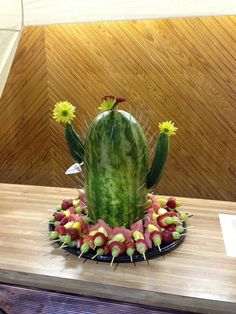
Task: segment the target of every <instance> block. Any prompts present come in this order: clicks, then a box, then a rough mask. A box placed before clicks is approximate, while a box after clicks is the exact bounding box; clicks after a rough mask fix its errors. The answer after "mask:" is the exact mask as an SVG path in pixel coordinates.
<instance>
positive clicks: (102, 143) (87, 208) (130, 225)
mask: <svg viewBox="0 0 236 314" xmlns="http://www.w3.org/2000/svg"><path fill="white" fill-rule="evenodd" d="M123 101H125V99H124V98H116V97H114V96H105V97H104V98H103V100H102V103H101V105H100V106H99V108H98V109H99V110H100V113H99V114H98V115H97V117H96V118H95V119H94V120H93V121H92V123H91V125H90V127H89V129H88V131H87V135H86V139H85V141H84V142H83V141H82V140H81V138H80V136H79V135H78V134H77V133H76V131H75V130H74V128H73V126H72V120H73V119H74V117H75V115H74V112H75V107H74V106H73V105H71V104H70V103H69V102H67V101H64V102H59V103H57V104H56V105H55V108H54V111H53V116H54V119H55V120H56V121H57V122H62V123H65V137H66V141H67V145H68V148H69V151H70V154H71V156H72V158H73V159H74V160H75V162H76V163H79V165H80V166H81V167H83V172H84V178H85V182H84V190H80V194H79V197H78V198H77V199H75V200H64V201H63V202H62V204H61V205H60V206H59V207H57V208H56V209H55V212H54V213H53V215H52V217H51V220H50V224H53V228H55V229H54V230H53V231H52V232H51V234H50V237H51V239H52V240H54V241H60V242H61V247H62V248H63V247H65V246H69V247H72V248H76V249H79V250H80V256H82V255H83V254H86V253H87V252H89V251H91V250H94V252H95V253H96V254H95V255H94V256H93V258H94V259H95V258H97V257H98V256H100V257H101V256H103V255H109V254H110V256H111V257H112V258H113V259H114V258H117V257H118V256H120V255H125V254H126V255H127V256H129V258H130V260H131V261H132V260H133V256H135V254H136V252H137V254H140V255H142V256H143V258H144V259H146V255H145V254H146V252H148V250H150V249H152V247H157V248H158V250H159V251H160V250H161V245H162V244H163V243H164V244H169V243H173V242H175V241H179V240H180V239H181V236H182V235H183V232H184V226H183V223H184V221H185V220H186V219H187V217H188V216H186V215H185V214H184V215H181V214H179V212H178V211H177V210H176V207H177V203H176V200H175V199H174V198H169V199H168V200H161V199H158V197H157V196H155V195H153V194H150V193H148V191H149V189H150V188H153V187H154V186H155V185H156V184H157V183H158V182H159V181H160V178H161V175H162V173H163V169H164V166H165V163H166V160H167V157H168V153H169V144H170V137H171V136H172V135H174V134H175V132H176V130H177V128H176V127H175V126H174V123H172V122H171V121H166V122H163V123H160V124H159V134H158V136H157V145H156V149H155V154H154V158H153V161H152V164H151V167H150V168H149V167H148V148H147V146H148V145H147V140H146V137H145V134H144V132H143V129H142V128H141V126H140V125H139V123H138V122H137V120H136V119H135V118H134V117H133V116H132V115H131V114H130V113H128V112H126V111H123V110H118V109H117V105H118V104H119V103H121V102H123Z"/></svg>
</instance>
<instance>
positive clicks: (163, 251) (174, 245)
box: [49, 223, 186, 263]
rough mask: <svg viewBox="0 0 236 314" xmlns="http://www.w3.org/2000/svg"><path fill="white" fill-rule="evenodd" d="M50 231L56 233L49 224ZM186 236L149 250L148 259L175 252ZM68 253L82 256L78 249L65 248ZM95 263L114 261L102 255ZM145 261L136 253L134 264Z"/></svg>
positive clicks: (125, 258) (123, 260) (117, 260)
mask: <svg viewBox="0 0 236 314" xmlns="http://www.w3.org/2000/svg"><path fill="white" fill-rule="evenodd" d="M183 227H184V228H186V224H185V223H183ZM49 231H54V226H53V225H51V224H49ZM184 238H185V235H183V236H181V237H180V238H179V239H178V240H175V241H173V242H171V243H168V244H165V243H163V244H161V245H160V249H161V250H159V249H158V248H156V247H155V248H152V249H149V250H147V252H146V253H145V256H146V259H147V260H149V259H152V258H156V257H160V256H163V255H165V254H167V253H169V252H171V251H173V250H174V249H175V248H177V247H178V246H179V245H180V244H181V243H182V242H183V240H184ZM56 245H57V246H58V247H60V245H61V244H56ZM63 250H65V251H66V252H68V253H70V254H72V255H76V256H79V255H80V253H81V252H80V250H79V249H77V248H71V247H65V248H63ZM95 254H96V253H95V252H94V251H93V250H90V251H88V252H87V253H84V254H82V255H81V257H83V258H86V259H92V258H93V257H94V255H95ZM92 260H93V261H98V262H106V263H111V261H112V255H102V256H96V257H95V258H93V259H92ZM143 261H144V256H143V255H142V254H139V253H135V254H134V255H133V262H143ZM114 263H131V260H130V257H129V256H128V255H125V254H123V255H119V256H117V257H116V258H115V259H114Z"/></svg>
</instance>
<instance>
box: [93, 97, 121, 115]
mask: <svg viewBox="0 0 236 314" xmlns="http://www.w3.org/2000/svg"><path fill="white" fill-rule="evenodd" d="M116 102H117V101H116V98H108V97H107V98H106V99H103V101H102V103H101V104H100V106H99V107H98V110H100V111H101V112H104V111H108V110H111V109H113V107H114V105H115V104H116Z"/></svg>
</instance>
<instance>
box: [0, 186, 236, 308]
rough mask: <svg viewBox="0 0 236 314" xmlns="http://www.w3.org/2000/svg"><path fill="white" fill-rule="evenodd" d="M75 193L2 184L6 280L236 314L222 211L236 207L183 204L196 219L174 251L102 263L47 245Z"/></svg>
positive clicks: (1, 253) (0, 250) (0, 251)
mask: <svg viewBox="0 0 236 314" xmlns="http://www.w3.org/2000/svg"><path fill="white" fill-rule="evenodd" d="M76 196H77V191H76V189H66V188H58V187H39V186H26V185H13V184H0V219H1V227H0V282H3V283H11V284H15V285H26V286H31V287H35V288H43V289H49V290H56V291H63V292H69V293H75V294H80V295H85V296H90V297H102V298H107V299H113V300H119V301H127V302H133V303H136V304H144V305H145V304H147V305H152V306H158V307H161V306H163V307H165V308H167V307H168V308H174V309H180V310H189V311H195V312H201V313H221V314H222V313H236V258H233V257H228V256H227V255H226V252H225V247H224V241H223V236H222V233H221V228H220V223H219V217H218V214H219V213H223V214H231V215H232V214H234V215H235V214H236V203H233V202H224V201H213V200H202V199H190V198H179V197H178V200H179V201H180V202H181V203H182V207H181V211H183V212H189V213H192V214H193V217H192V218H191V219H190V221H189V223H188V226H191V227H192V226H193V228H190V229H189V235H188V236H186V238H185V240H184V242H183V243H182V244H181V245H180V246H179V247H178V248H177V249H176V250H174V251H172V252H170V253H168V254H166V255H165V256H164V258H163V257H159V258H156V259H152V260H150V266H148V265H147V263H146V262H140V263H136V266H135V267H134V265H133V264H119V265H118V267H117V268H116V270H115V271H114V267H110V266H109V265H108V264H107V263H98V264H97V263H96V262H94V261H90V260H87V261H86V263H84V259H82V258H81V259H78V258H77V257H76V256H72V255H69V256H67V255H66V253H65V252H64V251H63V250H59V249H57V248H55V247H54V246H52V244H49V243H48V242H47V241H46V232H47V228H48V226H47V224H42V223H40V222H42V221H44V220H46V219H47V218H48V217H49V215H50V212H49V210H50V209H51V208H53V207H54V206H55V205H57V204H59V203H60V202H61V200H62V199H63V198H68V197H69V198H75V197H76Z"/></svg>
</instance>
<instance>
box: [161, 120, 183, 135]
mask: <svg viewBox="0 0 236 314" xmlns="http://www.w3.org/2000/svg"><path fill="white" fill-rule="evenodd" d="M158 127H159V129H160V133H165V134H166V135H168V136H171V135H175V132H176V130H177V129H178V128H176V127H175V126H174V123H173V122H172V121H166V122H162V123H159V125H158Z"/></svg>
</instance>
